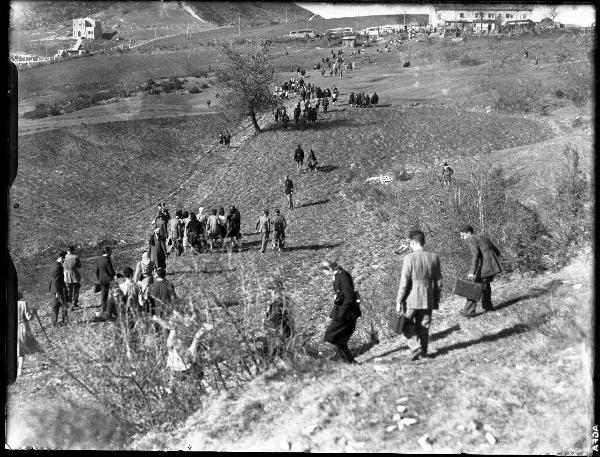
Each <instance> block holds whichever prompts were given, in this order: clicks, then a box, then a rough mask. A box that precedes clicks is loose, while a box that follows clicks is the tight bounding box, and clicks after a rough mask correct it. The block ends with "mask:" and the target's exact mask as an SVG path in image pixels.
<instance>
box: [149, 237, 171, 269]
mask: <svg viewBox="0 0 600 457" xmlns="http://www.w3.org/2000/svg"><path fill="white" fill-rule="evenodd" d="M166 242H167V238H166V237H165V236H163V235H161V233H160V229H159V228H158V227H156V228H155V229H154V233H153V234H152V235H150V239H149V240H148V254H150V258H151V259H152V261H153V262H154V264H155V265H156V267H157V268H166V267H167V244H166Z"/></svg>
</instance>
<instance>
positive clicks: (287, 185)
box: [283, 175, 294, 209]
mask: <svg viewBox="0 0 600 457" xmlns="http://www.w3.org/2000/svg"><path fill="white" fill-rule="evenodd" d="M283 186H284V190H283V192H284V194H285V198H286V199H287V202H288V208H289V209H294V202H293V200H292V195H293V193H294V182H293V181H292V180H291V179H290V175H285V182H284V183H283Z"/></svg>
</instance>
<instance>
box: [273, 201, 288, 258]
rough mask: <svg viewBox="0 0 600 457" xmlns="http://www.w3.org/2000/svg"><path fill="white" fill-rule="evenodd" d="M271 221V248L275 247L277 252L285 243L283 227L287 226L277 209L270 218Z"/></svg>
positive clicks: (281, 249)
mask: <svg viewBox="0 0 600 457" xmlns="http://www.w3.org/2000/svg"><path fill="white" fill-rule="evenodd" d="M271 223H272V226H273V249H275V248H276V247H277V248H278V249H279V252H281V251H283V245H284V244H285V229H286V227H287V222H286V221H285V217H283V215H282V214H281V212H280V211H279V209H276V210H275V216H274V217H273V219H272V220H271Z"/></svg>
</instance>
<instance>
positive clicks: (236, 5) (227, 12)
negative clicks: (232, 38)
mask: <svg viewBox="0 0 600 457" xmlns="http://www.w3.org/2000/svg"><path fill="white" fill-rule="evenodd" d="M185 3H186V4H189V5H190V6H191V7H192V8H193V9H194V11H196V14H198V16H200V17H201V18H203V19H204V20H206V21H208V22H212V23H214V24H216V25H221V26H222V25H237V24H238V18H239V21H240V22H241V23H242V24H244V26H249V25H251V26H261V25H269V24H284V23H286V19H287V23H290V24H292V23H294V22H298V21H305V20H306V19H308V18H309V17H310V16H312V13H311V12H310V11H307V10H305V9H304V8H301V7H299V6H298V5H296V4H295V3H291V2H290V3H287V2H202V1H189V2H185Z"/></svg>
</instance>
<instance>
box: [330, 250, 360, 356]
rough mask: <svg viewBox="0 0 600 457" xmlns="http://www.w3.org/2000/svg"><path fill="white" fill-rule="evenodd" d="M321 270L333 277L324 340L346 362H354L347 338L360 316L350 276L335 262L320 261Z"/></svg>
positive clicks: (352, 331)
mask: <svg viewBox="0 0 600 457" xmlns="http://www.w3.org/2000/svg"><path fill="white" fill-rule="evenodd" d="M321 270H322V271H323V272H324V273H326V274H327V275H329V276H331V277H332V278H333V290H334V292H335V298H334V300H333V309H332V310H331V313H330V314H329V317H330V318H331V319H332V321H331V323H330V324H329V326H328V327H327V329H326V330H325V335H324V340H325V341H326V342H328V343H331V344H333V345H334V346H335V348H336V351H337V354H338V357H339V358H340V359H341V360H343V361H344V362H346V363H356V361H355V360H354V356H353V355H352V352H350V349H349V348H348V340H349V339H350V337H351V336H352V334H353V333H354V330H356V320H357V319H358V318H359V317H360V316H362V312H361V310H360V306H359V304H358V297H357V294H356V291H355V290H354V282H353V281H352V276H350V273H348V272H347V271H346V270H344V269H343V268H342V267H340V266H339V265H338V264H337V262H334V261H327V260H326V261H323V262H321Z"/></svg>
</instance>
